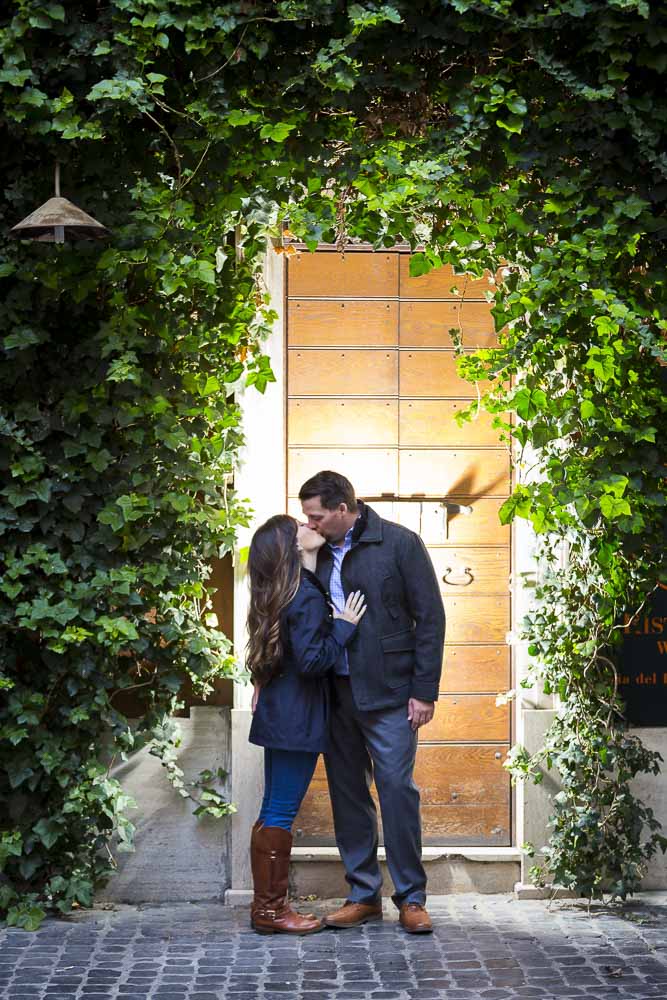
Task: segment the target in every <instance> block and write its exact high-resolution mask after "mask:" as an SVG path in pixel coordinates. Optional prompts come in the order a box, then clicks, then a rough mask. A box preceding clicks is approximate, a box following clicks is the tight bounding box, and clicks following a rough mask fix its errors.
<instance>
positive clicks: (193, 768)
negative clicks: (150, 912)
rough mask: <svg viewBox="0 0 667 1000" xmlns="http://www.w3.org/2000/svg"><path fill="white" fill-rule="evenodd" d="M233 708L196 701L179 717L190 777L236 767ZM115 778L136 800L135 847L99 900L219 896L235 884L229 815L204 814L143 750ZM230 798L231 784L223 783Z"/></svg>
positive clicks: (120, 859)
mask: <svg viewBox="0 0 667 1000" xmlns="http://www.w3.org/2000/svg"><path fill="white" fill-rule="evenodd" d="M229 716H230V710H229V709H228V708H219V707H213V708H206V707H193V708H192V709H191V710H190V718H189V719H178V720H177V721H178V725H179V728H180V731H181V736H182V743H181V749H180V753H179V758H178V763H179V766H180V767H182V768H183V771H184V773H185V779H186V781H191V780H193V779H194V778H196V777H197V775H198V774H199V772H200V771H202V770H205V769H210V770H217V768H219V767H220V768H222V769H223V770H224V771H226V772H229V770H230V767H231V760H230V758H231V738H230V721H229ZM112 776H113V777H114V778H116V779H117V780H119V781H120V782H121V784H122V786H123V789H124V790H125V791H126V792H127V793H128V795H131V796H132V798H133V799H134V800H135V802H136V807H135V809H134V810H131V811H129V818H130V819H131V820H132V822H133V823H135V825H136V835H135V848H136V849H135V851H134V852H133V853H131V854H129V853H128V854H124V853H123V854H121V853H118V852H114V853H115V857H116V861H117V863H118V869H117V872H116V874H115V875H114V876H113V877H112V879H111V880H110V881H109V883H108V884H107V886H106V887H105V888H104V889H103V890H102V891H101V892H100V893H98V895H97V902H111V903H169V902H179V903H182V902H184V901H186V900H187V901H188V902H199V901H217V900H221V899H222V898H223V896H224V892H225V889H226V888H227V886H228V885H229V883H230V847H231V844H230V841H231V836H230V821H229V819H222V820H217V819H212V818H209V817H205V818H202V819H198V818H197V817H196V816H194V815H193V808H194V806H193V804H192V802H191V801H189V800H188V799H183V798H181V797H180V796H179V794H178V792H177V791H176V790H175V789H174V788H173V787H172V786H171V784H170V783H169V781H168V780H167V776H166V774H165V772H164V768H163V767H162V765H161V763H160V761H159V760H158V759H157V757H152V756H151V754H150V753H149V752H148V750H147V749H145V748H144V749H143V750H139V751H137V753H135V754H132V756H131V757H130V758H129V760H127V761H126V762H125V763H123V764H120V765H119V766H118V767H115V768H114V769H113V771H112ZM220 790H221V792H222V793H223V794H224V795H225V797H229V792H230V789H229V786H228V785H227V786H226V787H223V788H221V789H220Z"/></svg>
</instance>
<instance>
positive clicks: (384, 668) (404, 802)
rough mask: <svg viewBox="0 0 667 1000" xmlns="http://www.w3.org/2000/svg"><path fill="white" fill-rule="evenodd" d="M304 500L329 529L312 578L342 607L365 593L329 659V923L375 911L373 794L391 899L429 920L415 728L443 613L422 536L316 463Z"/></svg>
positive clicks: (430, 697) (435, 683)
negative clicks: (332, 874)
mask: <svg viewBox="0 0 667 1000" xmlns="http://www.w3.org/2000/svg"><path fill="white" fill-rule="evenodd" d="M299 499H300V500H301V506H302V509H303V513H304V516H305V517H306V518H307V519H308V526H309V527H310V528H314V529H315V530H316V531H318V532H319V533H320V534H321V535H323V536H324V538H326V540H327V542H328V545H323V546H322V548H321V549H320V552H319V555H318V562H317V575H318V577H319V579H320V581H321V582H322V583H323V584H324V586H325V587H327V588H328V589H329V593H330V595H331V600H332V603H333V605H334V607H335V608H336V610H337V611H340V610H342V608H343V607H344V605H345V596H346V595H347V594H349V593H350V592H351V591H353V590H360V591H361V592H362V593H363V594H365V596H366V604H367V611H366V614H365V615H364V617H363V618H362V620H361V622H360V624H359V628H358V630H357V634H356V636H355V637H354V638H353V640H352V641H351V643H350V644H349V645H348V647H347V650H346V651H345V653H344V654H343V655H342V656H341V658H340V660H339V662H338V663H337V664H336V667H335V676H334V682H333V698H332V709H331V735H330V743H329V751H328V753H327V754H326V756H325V763H326V769H327V777H328V779H329V790H330V793H331V803H332V807H333V815H334V826H335V830H336V843H337V844H338V849H339V850H340V853H341V857H342V859H343V864H344V865H345V872H346V878H347V881H348V883H349V885H350V893H349V896H348V900H347V902H346V903H345V905H344V906H343V908H342V909H340V910H338V911H336V912H335V913H332V914H330V915H329V916H328V917H327V919H326V923H327V924H328V925H329V926H331V927H341V928H342V927H355V926H357V925H359V924H364V923H366V922H368V921H369V920H381V919H382V901H381V898H380V891H381V887H382V876H381V873H380V868H379V865H378V860H377V847H378V831H377V815H376V810H375V806H374V803H373V800H372V798H371V796H370V793H369V786H370V784H371V780H372V779H373V777H374V778H375V786H376V788H377V792H378V797H379V800H380V810H381V813H382V826H383V831H384V842H385V848H386V851H387V865H388V866H389V871H390V873H391V877H392V880H393V882H394V890H395V892H394V895H393V897H392V898H393V900H394V903H395V904H396V906H397V907H398V909H399V912H400V916H399V919H400V923H401V925H402V926H403V927H404V929H405V930H406V931H408V933H411V934H424V933H429V932H430V931H431V930H432V929H433V928H432V925H431V921H430V918H429V915H428V913H427V911H426V908H425V901H426V873H425V871H424V868H423V865H422V861H421V820H420V815H419V791H418V789H417V787H416V785H415V783H414V780H413V776H412V775H413V770H414V763H415V753H416V750H417V730H418V729H419V727H420V726H423V725H425V723H427V722H430V720H431V719H432V718H433V709H434V702H435V701H436V699H437V697H438V688H439V683H440V672H441V669H442V652H443V644H444V638H445V612H444V608H443V605H442V598H441V596H440V588H439V586H438V581H437V579H436V575H435V572H434V569H433V565H432V563H431V560H430V559H429V556H428V553H427V551H426V549H425V547H424V544H423V542H422V540H421V538H420V537H419V535H417V534H415V533H414V532H413V531H410V530H409V529H407V528H404V527H402V526H401V525H398V524H394V523H393V522H391V521H385V520H384V519H383V518H381V517H379V516H378V514H376V513H375V511H374V510H372V509H371V508H370V507H369V506H367V505H366V504H364V503H362V501H360V500H359V501H358V500H357V499H356V497H355V493H354V488H353V486H352V484H351V483H350V482H349V480H347V479H346V478H345V477H344V476H341V475H339V474H338V473H336V472H319V473H318V474H317V475H316V476H313V477H312V478H311V479H309V480H308V481H307V482H306V483H304V484H303V486H302V487H301V490H300V492H299Z"/></svg>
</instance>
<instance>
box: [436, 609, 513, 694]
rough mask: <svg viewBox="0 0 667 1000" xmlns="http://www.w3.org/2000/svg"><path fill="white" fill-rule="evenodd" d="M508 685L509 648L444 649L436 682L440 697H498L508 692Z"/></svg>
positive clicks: (509, 680)
mask: <svg viewBox="0 0 667 1000" xmlns="http://www.w3.org/2000/svg"><path fill="white" fill-rule="evenodd" d="M447 624H448V625H449V622H448V623H447ZM447 631H449V629H447ZM511 683H512V682H511V671H510V651H509V646H450V645H446V646H445V657H444V663H443V668H442V678H441V680H440V690H441V692H442V693H443V694H451V693H453V692H457V693H458V692H460V693H473V694H475V693H479V692H481V691H487V692H489V693H492V694H500V692H502V691H508V690H509V689H510V687H511Z"/></svg>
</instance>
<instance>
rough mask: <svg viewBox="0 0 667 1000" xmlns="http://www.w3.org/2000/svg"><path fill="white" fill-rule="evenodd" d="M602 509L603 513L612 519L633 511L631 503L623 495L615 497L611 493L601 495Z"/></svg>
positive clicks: (608, 518)
mask: <svg viewBox="0 0 667 1000" xmlns="http://www.w3.org/2000/svg"><path fill="white" fill-rule="evenodd" d="M600 511H601V512H602V515H603V516H604V517H606V518H607V520H610V521H613V520H616V519H617V518H619V517H623V516H624V515H626V514H631V513H632V510H631V508H630V504H629V503H628V501H627V500H625V499H623V498H622V497H615V496H611V495H609V494H606V495H604V496H601V497H600Z"/></svg>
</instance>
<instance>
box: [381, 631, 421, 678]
mask: <svg viewBox="0 0 667 1000" xmlns="http://www.w3.org/2000/svg"><path fill="white" fill-rule="evenodd" d="M380 645H381V646H382V655H383V659H384V676H385V680H386V682H387V684H388V685H389V687H390V688H400V687H406V686H407V685H408V684H409V683H410V678H411V677H412V674H413V670H414V662H415V634H414V632H413V631H411V630H410V629H406V630H405V631H403V632H393V633H392V634H391V635H384V636H381V637H380Z"/></svg>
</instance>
